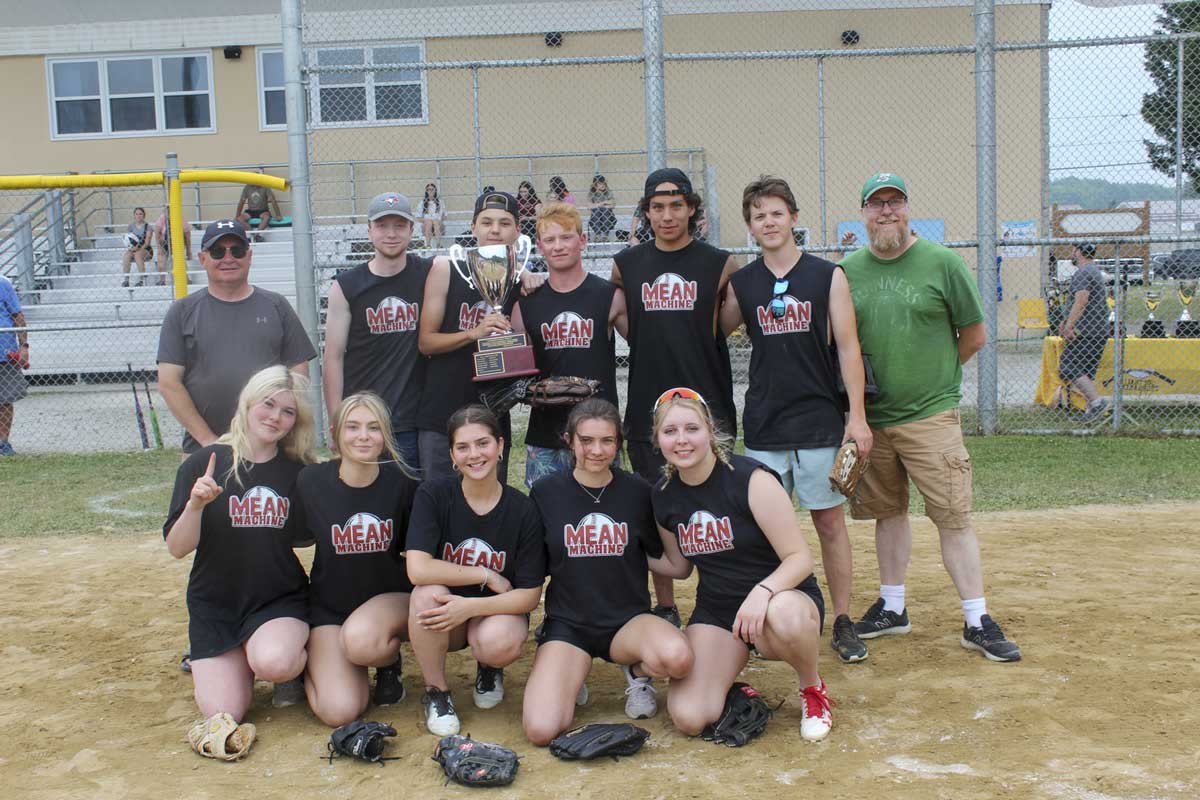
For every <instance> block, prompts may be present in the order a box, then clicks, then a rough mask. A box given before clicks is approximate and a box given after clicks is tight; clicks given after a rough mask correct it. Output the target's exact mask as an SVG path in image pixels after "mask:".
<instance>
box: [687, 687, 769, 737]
mask: <svg viewBox="0 0 1200 800" xmlns="http://www.w3.org/2000/svg"><path fill="white" fill-rule="evenodd" d="M774 713H775V711H774V709H772V708H771V707H770V706H768V705H767V703H766V701H765V700H763V699H762V697H761V696H760V695H759V694H758V692H757V691H755V689H754V687H753V686H751V685H750V684H748V683H735V684H734V685H733V686H730V687H729V694H727V695H725V709H724V710H723V711H722V712H721V716H720V717H718V718H717V721H716V722H714V723H712V724H711V725H708V726H706V727H705V728H704V730H702V731H701V732H700V738H701V739H703V740H704V741H706V742H715V743H717V744H724V745H728V746H730V747H741V746H742V745H744V744H746V743H747V742H749V741H750V740H751V739H753V738H755V737H756V736H759V735H761V734H762V732H763V731H765V730H766V729H767V723H768V722H769V721H770V719H771V717H772V716H773V715H774Z"/></svg>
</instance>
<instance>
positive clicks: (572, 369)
mask: <svg viewBox="0 0 1200 800" xmlns="http://www.w3.org/2000/svg"><path fill="white" fill-rule="evenodd" d="M616 291H617V287H616V286H615V285H614V284H612V283H609V282H608V281H606V280H604V279H603V278H599V277H597V276H595V275H588V276H586V277H585V278H584V280H583V283H581V284H579V286H577V287H576V288H574V289H572V290H571V291H569V292H556V291H554V290H553V289H552V288H550V284H548V283H547V284H546V285H544V286H543V287H542V288H541V289H538V290H537V291H536V292H534V293H533V294H531V295H529V296H528V297H522V298H521V299H520V300H519V301H518V303H519V305H520V306H521V319H522V320H524V322H525V333H526V335H528V337H529V343H530V344H531V345H533V357H534V360H535V362H536V363H537V367H538V369H539V370H541V374H542V375H543V376H546V375H574V376H575V377H578V378H591V379H593V380H598V381H600V392H599V396H600V397H603V398H604V399H605V400H608V401H609V402H611V403H612V404H613V405H616V404H617V357H616V349H615V344H614V340H613V337H612V335H611V334H609V332H608V312H609V310H610V309H611V308H612V299H613V294H614V293H615V292H616ZM570 412H571V409H570V408H569V407H566V406H563V407H559V408H545V407H537V406H535V407H534V408H533V409H532V410H531V411H530V412H529V429H528V430H527V431H526V433H525V444H531V445H533V446H535V447H553V448H558V449H565V448H566V443H565V442H564V441H563V439H562V434H563V431H564V430H566V427H567V415H568V414H570Z"/></svg>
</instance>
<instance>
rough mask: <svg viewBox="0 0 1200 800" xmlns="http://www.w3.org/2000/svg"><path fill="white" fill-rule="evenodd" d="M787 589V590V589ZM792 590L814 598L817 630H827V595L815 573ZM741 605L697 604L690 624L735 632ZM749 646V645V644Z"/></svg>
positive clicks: (689, 619) (690, 618) (689, 621)
mask: <svg viewBox="0 0 1200 800" xmlns="http://www.w3.org/2000/svg"><path fill="white" fill-rule="evenodd" d="M785 591H787V590H785ZM791 591H794V592H801V593H802V594H805V595H808V597H809V598H811V599H812V601H813V604H814V605H816V607H817V619H818V627H817V632H818V633H820V632H822V631H824V630H825V597H824V595H822V594H821V587H820V585H818V584H817V579H816V577H815V576H813V575H809V576H808V577H807V578H805V579H804V582H803V583H801V584H800V585H799V586H797V587H796V588H795V589H792V590H791ZM740 607H741V604H740V603H739V604H738V605H736V606H733V607H732V608H725V609H707V608H704V607H703V606H701V605H699V604H697V605H696V608H695V610H694V611H692V616H691V617H689V618H688V625H689V626H690V625H715V626H716V627H718V628H724V629H725V630H727V631H729V632H731V633H732V632H733V622H734V620H735V619H737V612H738V609H739V608H740ZM747 646H749V645H747Z"/></svg>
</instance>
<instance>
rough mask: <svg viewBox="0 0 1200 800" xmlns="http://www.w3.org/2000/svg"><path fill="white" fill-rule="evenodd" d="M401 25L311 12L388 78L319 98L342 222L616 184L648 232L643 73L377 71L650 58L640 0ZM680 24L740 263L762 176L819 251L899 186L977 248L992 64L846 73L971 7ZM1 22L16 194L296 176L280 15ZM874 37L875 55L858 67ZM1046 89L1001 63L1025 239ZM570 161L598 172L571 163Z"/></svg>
mask: <svg viewBox="0 0 1200 800" xmlns="http://www.w3.org/2000/svg"><path fill="white" fill-rule="evenodd" d="M340 5H341V7H354V8H358V7H365V6H373V5H384V3H382V2H378V1H377V0H376V1H374V2H373V0H345V1H344V2H343V3H341V4H340ZM390 5H392V6H393V7H392V8H391V9H390V10H386V11H379V10H358V11H340V10H337V9H338V6H337V5H335V4H334V3H331V2H329V0H320V2H317V1H316V0H314V1H313V2H309V3H308V4H307V7H306V17H305V40H306V54H307V58H308V59H309V62H310V63H313V64H318V65H330V64H342V65H363V66H364V69H363V70H362V71H349V72H341V73H322V74H320V75H319V76H316V77H315V78H314V80H313V81H312V83H311V85H310V92H309V106H310V115H311V125H312V127H313V134H312V136H311V138H310V143H309V148H310V157H311V160H312V161H313V162H315V163H316V164H317V165H316V166H315V167H314V169H313V178H314V183H315V187H314V195H315V196H314V200H315V203H314V206H315V212H316V214H317V216H318V221H321V220H331V221H333V220H343V219H345V218H346V217H347V216H348V215H349V214H350V212H351V209H352V208H354V209H357V210H358V211H359V212H361V210H362V209H363V208H365V205H366V200H367V199H369V198H370V197H371V196H373V195H374V194H376V193H378V192H380V191H382V190H384V189H385V188H393V187H394V188H399V189H400V190H401V191H404V192H406V193H408V194H409V195H410V196H411V197H413V198H414V200H415V199H416V197H418V196H419V195H420V193H421V191H422V187H423V186H424V184H425V183H426V182H427V181H429V180H431V179H432V180H435V181H436V182H437V183H439V185H440V186H441V191H442V194H443V196H444V197H445V198H446V199H447V205H448V206H449V209H450V211H451V212H452V214H453V215H454V216H455V217H457V218H458V219H461V218H462V217H463V216H465V215H466V214H468V213H469V208H470V203H471V200H472V198H473V196H474V194H475V192H476V187H477V185H485V184H492V185H495V186H497V188H500V189H507V190H509V191H514V190H515V189H516V185H517V182H518V181H519V180H521V179H523V178H525V177H529V178H531V179H532V181H533V183H534V184H535V186H536V187H537V189H538V190H539V192H540V193H542V194H543V195H544V194H545V191H546V186H547V183H548V178H549V176H551V175H562V176H563V177H564V179H565V180H566V183H567V185H568V187H569V188H570V189H571V190H572V192H573V193H574V195H575V197H576V199H577V201H578V202H579V203H580V204H581V205H583V204H586V202H587V197H586V195H587V188H588V184H589V182H590V179H591V176H592V174H594V173H596V172H601V173H604V174H605V175H606V176H607V177H608V178H609V182H610V183H611V184H612V185H613V187H614V188H615V189H616V190H617V194H618V204H619V205H620V206H624V207H625V211H626V213H627V212H628V207H629V206H631V205H632V204H633V203H634V202H635V201H636V198H637V195H638V192H639V190H640V185H641V179H642V177H643V175H644V155H643V154H642V152H641V151H643V150H644V148H645V140H646V134H645V115H644V105H643V95H642V66H641V64H640V63H636V62H634V63H615V64H586V63H581V64H577V65H572V66H565V67H561V66H560V67H554V68H539V67H528V66H521V67H512V68H501V69H497V68H491V67H484V68H481V69H478V70H477V71H476V72H474V73H473V72H472V70H470V69H468V68H466V67H465V66H460V67H458V68H442V69H434V70H429V71H427V72H425V73H423V74H422V73H421V72H418V71H405V70H395V71H387V70H373V69H371V66H373V65H376V64H397V63H404V62H411V61H414V60H422V59H423V60H426V61H429V62H464V61H491V60H499V59H542V58H551V57H552V58H586V57H596V56H604V57H607V56H640V55H641V52H642V33H641V23H642V19H641V8H640V6H641V4H640V3H639V2H637V0H609V1H608V2H523V3H516V2H507V1H505V0H493V1H492V2H483V0H478V2H477V4H476V5H454V6H448V5H445V4H441V3H433V2H417V1H411V2H402V3H401V2H398V3H393V4H390ZM885 6H886V7H885ZM997 6H998V8H997V14H996V30H997V38H998V40H1001V41H1036V40H1038V39H1039V38H1040V36H1041V35H1042V34H1041V31H1042V25H1043V23H1044V14H1045V13H1046V10H1047V7H1046V6H1044V5H1042V4H1037V3H1021V2H999V3H997ZM812 8H820V9H821V10H808V9H812ZM664 9H665V17H664V32H665V33H664V50H665V52H666V53H668V61H667V64H666V68H665V86H666V92H665V94H666V107H667V117H668V123H667V139H668V146H669V147H670V148H672V149H679V150H680V151H687V152H679V153H676V154H674V155H672V158H671V161H672V163H674V164H678V165H681V166H685V167H690V168H691V169H692V171H693V175H694V179H695V180H696V182H697V184H698V185H700V184H704V185H705V186H706V187H707V188H706V196H707V198H708V199H710V200H716V203H717V205H716V208H715V209H714V210H713V215H712V219H713V222H714V224H719V230H720V238H721V243H722V244H724V245H725V246H742V245H745V243H746V238H745V229H744V226H743V225H742V222H741V207H740V195H741V188H742V186H744V185H745V183H746V182H747V181H748V180H750V179H752V178H754V177H756V176H757V175H758V174H760V173H764V172H769V173H773V174H778V175H782V176H784V177H786V178H788V179H789V180H790V181H791V182H792V185H793V187H794V188H795V189H796V193H797V196H798V198H799V200H800V211H801V224H802V225H803V226H804V227H805V228H807V229H808V231H809V234H810V237H811V238H810V241H813V242H814V243H817V244H819V243H820V242H821V240H822V238H824V240H825V241H827V242H830V243H833V242H834V241H836V238H837V233H838V226H839V223H843V224H844V223H851V222H853V221H855V220H857V219H859V215H858V208H857V207H858V187H859V186H860V185H861V183H862V180H863V179H864V177H865V176H866V175H868V174H870V173H871V172H874V171H876V170H879V169H888V170H891V171H895V172H899V173H900V174H902V175H904V176H905V177H906V178H907V180H908V182H909V187H910V189H911V191H912V194H913V197H912V201H913V213H914V216H915V217H918V218H921V219H923V220H928V221H929V223H930V224H933V225H934V228H933V229H936V226H937V224H938V223H939V221H940V226H941V230H942V231H943V235H944V238H946V239H948V240H954V239H971V238H974V235H975V202H974V198H975V194H974V191H975V190H974V186H975V179H974V176H975V146H974V137H975V128H974V58H973V54H972V53H970V52H965V53H954V54H926V55H908V56H902V57H891V56H881V57H874V56H872V57H844V54H845V53H853V52H861V51H863V50H866V49H872V50H873V49H880V48H900V47H930V48H934V47H938V48H942V47H947V46H949V47H968V48H969V47H970V45H971V44H972V42H973V26H974V20H973V17H972V15H971V11H972V4H971V3H970V2H962V1H961V0H959V1H957V2H956V1H954V0H924V1H922V2H918V1H917V0H912V2H908V1H906V0H891V1H890V2H886V3H885V2H878V1H876V2H869V1H866V0H864V1H862V2H856V1H855V0H826V1H825V2H815V0H814V1H810V2H785V1H784V0H741V1H740V2H734V1H733V0H706V2H690V1H688V0H665V2H664ZM0 10H2V11H3V14H4V19H5V25H4V27H3V28H0V102H2V103H3V107H4V109H5V120H6V124H5V130H4V134H3V136H4V144H5V146H4V147H2V148H0V174H27V173H61V172H65V171H76V172H93V171H99V170H138V169H161V168H162V165H163V158H164V154H165V153H166V152H168V151H175V152H178V153H179V156H180V162H181V164H183V165H184V166H243V165H275V166H271V167H269V168H268V171H271V172H275V173H277V174H286V168H285V167H283V165H284V164H285V163H286V160H287V144H286V137H285V131H284V116H283V114H284V110H283V83H282V54H281V48H280V42H281V29H280V20H279V13H278V12H279V6H278V3H277V2H273V0H238V1H237V2H234V1H233V0H208V2H205V3H184V2H179V0H157V2H152V1H151V0H123V2H121V3H117V4H105V3H83V4H81V3H75V2H68V0H43V2H39V3H24V2H15V0H3V2H0ZM256 12H257V13H256ZM81 15H83V16H82V17H81ZM850 31H853V32H855V33H856V35H857V41H856V42H852V43H850V44H843V33H844V32H850ZM551 33H554V34H558V36H557V37H552V36H550V35H549V34H551ZM795 50H806V51H807V50H821V51H828V52H827V56H826V57H825V58H822V59H820V60H818V59H816V58H803V59H797V58H761V57H760V58H754V59H742V60H706V61H689V60H681V59H680V58H679V55H678V54H700V53H713V52H732V51H795ZM1042 79H1043V75H1042V61H1041V56H1040V55H1039V53H1038V51H1024V52H1020V53H1001V54H998V56H997V86H998V96H997V121H998V129H997V141H998V163H999V174H1000V192H999V208H998V218H999V219H1000V220H1030V219H1038V218H1039V217H1040V216H1041V213H1042V212H1041V206H1040V203H1041V194H1040V191H1041V181H1042V175H1043V174H1044V172H1043V168H1044V165H1043V162H1042V138H1041V137H1042V126H1043V121H1044V120H1043V114H1044V113H1045V112H1044V110H1043V108H1042V103H1041V94H1040V87H1041V82H1042ZM475 81H477V86H478V89H477V91H476V87H475ZM476 97H477V98H478V129H476V126H475V121H474V120H475V111H474V109H475V98H476ZM822 119H823V122H824V140H823V141H824V155H825V158H824V163H825V186H826V196H827V204H826V213H825V225H824V231H823V232H822V224H821V223H822V220H821V213H820V212H821V209H820V204H819V197H820V181H821V170H820V164H821V158H820V155H821V141H822V139H821V131H820V124H821V120H822ZM476 135H478V141H479V153H480V161H479V163H480V168H481V174H480V176H479V178H478V180H477V177H476V168H475V141H476ZM567 153H570V154H579V155H575V156H572V157H566V156H561V155H555V154H567ZM513 156H515V157H513ZM525 156H530V157H525ZM532 156H541V157H538V158H533V157H532ZM351 162H353V165H352V164H351ZM235 199H236V192H235V191H234V190H233V189H231V188H228V187H226V188H216V187H214V188H209V189H205V190H204V191H203V192H199V193H197V192H193V191H192V190H190V189H189V190H188V192H187V193H185V203H187V204H190V206H191V207H192V208H193V209H194V210H193V211H192V212H191V213H190V214H189V215H190V216H192V217H193V218H195V217H197V216H198V217H200V218H212V217H214V216H218V215H220V213H222V210H223V209H224V208H225V207H226V206H228V205H230V204H232V203H233V202H234V201H235ZM283 199H284V200H285V201H286V199H287V198H283ZM352 203H353V206H352ZM6 207H7V206H6V205H0V209H3V208H6ZM964 252H967V251H964ZM1037 261H1038V260H1037V259H1035V258H1023V259H1015V260H1014V261H1013V264H1012V266H1011V267H1010V265H1009V264H1008V263H1007V262H1006V264H1005V270H1004V273H1005V297H1006V299H1008V298H1010V297H1014V296H1020V295H1024V296H1032V295H1036V293H1037V286H1038V278H1037ZM1026 262H1027V263H1026ZM1010 316H1011V315H1010ZM1001 319H1002V323H1003V322H1006V320H1005V311H1004V309H1003V308H1002V310H1001Z"/></svg>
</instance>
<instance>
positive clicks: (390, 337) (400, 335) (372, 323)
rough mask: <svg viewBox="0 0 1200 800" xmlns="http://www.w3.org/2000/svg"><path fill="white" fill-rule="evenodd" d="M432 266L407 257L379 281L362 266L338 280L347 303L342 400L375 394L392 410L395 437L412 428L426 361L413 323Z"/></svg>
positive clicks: (416, 318)
mask: <svg viewBox="0 0 1200 800" xmlns="http://www.w3.org/2000/svg"><path fill="white" fill-rule="evenodd" d="M430 264H431V262H430V260H429V259H425V258H421V257H419V256H416V255H414V254H412V253H409V254H408V257H407V260H406V262H405V265H404V269H402V270H401V271H400V272H399V273H398V274H396V275H391V276H388V277H380V276H379V275H376V274H374V273H373V272H371V270H370V269H369V268H368V267H367V265H366V264H360V265H359V266H357V267H355V268H354V269H351V270H347V271H346V272H343V273H341V274H340V275H338V276H337V278H336V280H337V282H338V286H339V287H341V290H342V294H343V295H345V296H346V302H347V303H348V304H349V305H350V333H349V336H348V338H347V340H346V356H345V362H344V367H343V370H342V375H343V377H342V396H343V397H349V396H350V395H352V394H354V393H355V392H362V391H372V392H375V393H376V394H378V395H379V396H380V397H382V398H383V401H384V402H385V403H387V405H388V408H390V409H391V411H392V428H393V429H394V430H395V431H396V432H397V433H399V432H401V431H411V430H413V429H414V428H415V427H416V415H417V404H418V403H419V402H420V399H421V386H422V384H423V383H424V378H425V363H426V361H427V360H428V359H426V358H425V356H423V355H421V351H420V350H418V349H417V323H418V321H419V319H420V316H421V315H420V307H421V303H422V301H423V299H424V295H425V279H426V278H427V277H428V276H429V267H430Z"/></svg>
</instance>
